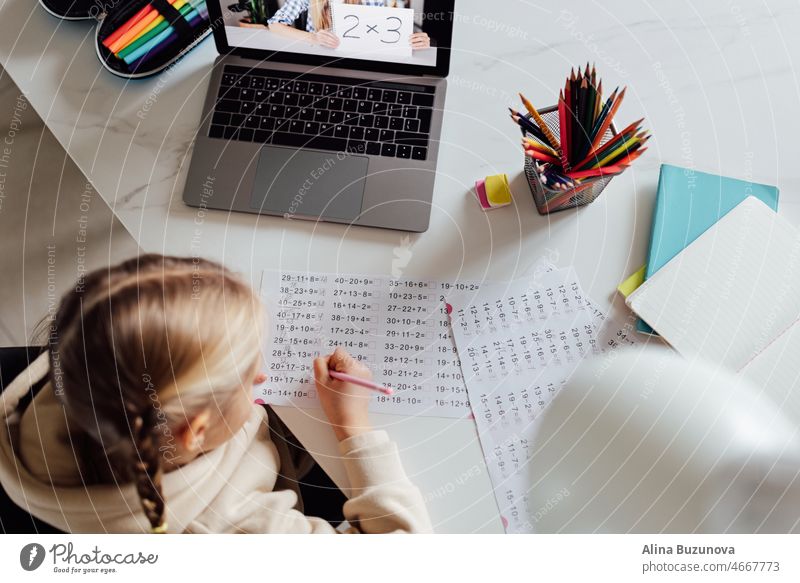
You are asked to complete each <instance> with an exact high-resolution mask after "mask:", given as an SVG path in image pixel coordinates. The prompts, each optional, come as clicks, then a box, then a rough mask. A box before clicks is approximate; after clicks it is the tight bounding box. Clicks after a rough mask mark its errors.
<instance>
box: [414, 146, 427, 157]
mask: <svg viewBox="0 0 800 583" xmlns="http://www.w3.org/2000/svg"><path fill="white" fill-rule="evenodd" d="M427 157H428V148H420V147H419V146H415V147H414V149H413V150H411V158H412V159H413V160H425V159H426V158H427Z"/></svg>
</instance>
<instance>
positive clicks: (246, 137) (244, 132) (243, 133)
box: [237, 128, 253, 142]
mask: <svg viewBox="0 0 800 583" xmlns="http://www.w3.org/2000/svg"><path fill="white" fill-rule="evenodd" d="M237 139H238V140H240V141H242V142H252V141H253V130H251V129H249V128H242V129H240V130H239V137H238V138H237Z"/></svg>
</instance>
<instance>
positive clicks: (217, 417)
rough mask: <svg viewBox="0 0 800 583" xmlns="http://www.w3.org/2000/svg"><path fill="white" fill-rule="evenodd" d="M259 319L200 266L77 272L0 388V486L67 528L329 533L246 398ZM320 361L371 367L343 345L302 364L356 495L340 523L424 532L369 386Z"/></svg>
mask: <svg viewBox="0 0 800 583" xmlns="http://www.w3.org/2000/svg"><path fill="white" fill-rule="evenodd" d="M264 321H265V316H264V314H263V313H262V306H261V304H260V301H259V298H258V297H257V296H256V295H255V293H254V292H253V290H252V289H251V288H250V287H249V286H247V285H246V284H245V283H243V282H242V281H241V280H239V279H238V278H237V277H236V276H235V275H234V274H232V273H231V272H229V271H227V270H226V269H225V268H223V267H221V266H220V265H218V264H215V263H212V262H209V261H203V260H197V259H194V260H193V259H181V258H174V257H164V256H160V255H145V256H143V257H139V258H137V259H132V260H129V261H126V262H124V263H122V264H120V265H117V266H114V267H111V268H107V269H101V270H98V271H96V272H94V273H91V274H90V275H88V276H87V277H86V278H85V279H84V280H83V281H81V282H79V284H78V285H77V286H75V288H74V289H73V290H72V291H70V292H69V293H68V294H66V295H65V296H64V298H63V299H62V300H61V303H60V305H59V307H58V311H57V313H56V315H55V318H54V320H53V321H52V323H51V325H50V327H49V330H48V332H49V346H48V348H49V350H48V352H46V353H44V354H43V355H42V356H41V357H39V358H38V359H37V360H36V361H35V362H34V363H33V364H32V365H31V366H30V367H29V368H28V369H27V370H26V371H25V372H24V373H22V374H21V375H20V376H19V377H17V379H16V380H15V381H14V382H12V383H11V384H10V385H9V386H8V387H7V388H6V390H5V391H4V392H3V394H2V404H3V408H2V413H1V414H2V417H3V419H2V423H3V425H4V427H2V431H0V481H2V486H3V488H4V489H5V490H6V492H7V493H8V494H9V496H11V498H12V499H13V500H14V502H16V504H18V505H19V506H21V507H23V508H24V509H26V510H28V511H29V512H30V513H31V514H33V515H34V516H36V517H38V518H40V519H41V520H44V521H45V522H48V523H50V524H51V525H53V526H55V527H56V528H57V529H60V530H63V531H68V532H77V533H81V532H143V531H144V532H157V533H160V532H281V533H285V532H300V533H324V532H334V528H333V526H332V525H331V524H330V523H328V522H326V521H324V520H322V519H320V518H314V517H309V516H305V515H304V514H303V513H302V512H301V511H300V510H299V509H298V508H300V504H299V502H298V496H297V490H298V487H297V484H298V480H302V476H303V471H304V469H307V467H308V466H309V464H308V463H304V456H303V455H302V452H301V454H298V452H300V451H301V450H299V449H297V448H296V447H295V448H294V449H292V448H291V447H290V446H289V444H288V442H287V439H288V438H287V433H288V432H287V431H285V428H283V430H284V432H283V433H282V432H281V424H280V422H279V420H277V418H276V417H274V413H271V412H270V413H267V412H266V410H265V409H264V408H263V407H261V406H258V405H254V404H253V403H252V397H251V389H252V386H253V384H254V383H256V384H257V383H260V382H263V380H264V375H263V374H262V373H261V365H262V353H261V349H260V347H261V342H262V335H263V333H264V329H263V328H264V324H263V322H264ZM332 370H336V371H339V372H345V373H349V374H351V375H356V376H360V377H365V378H368V377H369V376H370V373H369V371H368V370H367V369H365V368H364V367H363V366H362V365H360V364H359V363H358V362H357V361H356V360H354V359H353V358H352V357H351V356H350V355H349V354H347V353H346V352H345V351H344V350H342V349H337V350H336V351H335V352H334V353H333V354H329V355H326V356H322V357H320V358H317V359H316V360H315V361H314V376H315V381H316V384H317V391H318V394H319V399H320V402H321V405H322V408H323V410H324V412H325V413H326V415H327V418H328V420H329V422H330V424H331V425H332V427H333V430H334V433H335V435H336V437H337V438H338V440H339V446H340V449H341V453H342V457H343V459H344V463H345V466H346V469H347V471H348V475H349V478H350V481H351V485H352V487H353V489H354V490H353V497H352V498H350V500H349V501H347V502H346V503H345V504H344V508H343V511H344V516H345V518H346V520H347V521H348V522H349V524H350V531H351V532H362V533H385V532H402V531H405V532H409V531H429V530H430V529H431V525H430V522H429V519H428V516H427V513H426V510H425V505H424V502H423V500H422V497H421V495H420V493H419V491H418V490H417V488H415V487H414V486H413V485H412V484H411V483H410V482H409V480H408V478H407V477H406V475H405V473H404V472H403V469H402V466H401V464H400V460H399V458H398V453H397V448H396V446H395V445H394V444H393V443H391V442H390V441H389V439H388V437H387V435H386V434H385V433H384V432H382V431H374V430H372V429H371V428H370V424H369V418H368V414H367V407H368V404H369V398H370V395H371V393H370V392H369V391H368V390H367V389H364V388H362V387H360V386H356V385H354V384H351V383H344V382H341V381H337V380H333V379H331V377H330V375H329V371H332ZM40 379H41V382H40ZM41 383H45V384H44V386H43V387H42V388H41V389H40V390H39V391H38V393H36V396H35V398H34V399H33V400H32V401H29V399H26V398H25V397H26V395H28V394H29V391H30V388H31V387H32V386H33V387H38V386H41ZM309 459H310V458H308V457H306V458H305V461H306V462H307V461H308V460H309Z"/></svg>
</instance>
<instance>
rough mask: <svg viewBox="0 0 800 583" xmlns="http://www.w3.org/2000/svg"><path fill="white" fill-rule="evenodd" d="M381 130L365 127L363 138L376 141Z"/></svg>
mask: <svg viewBox="0 0 800 583" xmlns="http://www.w3.org/2000/svg"><path fill="white" fill-rule="evenodd" d="M380 135H381V132H380V131H379V130H376V129H375V128H367V129H366V130H364V139H366V140H367V141H368V142H377V141H378V140H379V139H380Z"/></svg>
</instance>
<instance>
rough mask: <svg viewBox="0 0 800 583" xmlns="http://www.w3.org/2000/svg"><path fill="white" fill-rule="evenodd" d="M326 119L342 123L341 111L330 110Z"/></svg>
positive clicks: (342, 114)
mask: <svg viewBox="0 0 800 583" xmlns="http://www.w3.org/2000/svg"><path fill="white" fill-rule="evenodd" d="M328 121H330V122H331V123H342V122H343V121H344V112H343V111H332V112H331V115H330V117H329V118H328Z"/></svg>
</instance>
